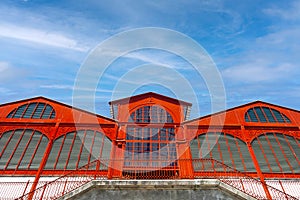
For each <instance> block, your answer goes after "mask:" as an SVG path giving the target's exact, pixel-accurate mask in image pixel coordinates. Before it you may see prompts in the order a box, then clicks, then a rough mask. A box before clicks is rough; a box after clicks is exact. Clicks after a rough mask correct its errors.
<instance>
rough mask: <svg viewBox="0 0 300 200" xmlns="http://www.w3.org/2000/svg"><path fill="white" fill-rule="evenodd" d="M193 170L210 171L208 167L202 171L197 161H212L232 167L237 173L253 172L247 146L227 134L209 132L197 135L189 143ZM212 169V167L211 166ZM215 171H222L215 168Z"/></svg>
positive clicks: (253, 168)
mask: <svg viewBox="0 0 300 200" xmlns="http://www.w3.org/2000/svg"><path fill="white" fill-rule="evenodd" d="M190 148H191V154H192V158H193V159H195V160H194V161H193V165H194V170H195V171H201V170H210V168H209V166H207V167H206V169H203V167H204V166H201V165H200V164H199V163H198V162H197V159H205V158H206V159H214V160H217V161H219V162H221V163H222V164H225V165H227V166H230V167H233V168H235V169H237V170H239V171H244V172H254V171H255V167H254V165H253V162H252V159H251V156H250V154H249V151H248V148H247V145H246V144H245V143H244V142H243V141H242V140H240V139H238V138H236V137H233V136H231V135H228V134H224V133H219V132H209V133H206V134H202V135H199V136H198V137H196V138H195V139H194V140H192V141H191V143H190ZM211 167H214V166H211ZM215 170H221V171H222V170H224V169H220V168H217V169H215Z"/></svg>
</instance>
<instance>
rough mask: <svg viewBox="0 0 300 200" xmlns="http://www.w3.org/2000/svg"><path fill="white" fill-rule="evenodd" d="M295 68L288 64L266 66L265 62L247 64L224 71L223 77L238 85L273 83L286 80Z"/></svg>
mask: <svg viewBox="0 0 300 200" xmlns="http://www.w3.org/2000/svg"><path fill="white" fill-rule="evenodd" d="M294 69H295V68H294V67H293V66H291V65H290V64H282V65H280V66H273V67H270V66H268V63H266V61H263V60H262V61H261V62H256V63H248V64H244V65H238V66H234V67H230V68H227V69H225V70H224V71H223V72H222V74H223V77H224V78H226V79H228V80H231V81H237V82H240V83H259V82H273V81H278V80H283V79H287V78H289V77H290V74H291V72H292V71H293V70H294Z"/></svg>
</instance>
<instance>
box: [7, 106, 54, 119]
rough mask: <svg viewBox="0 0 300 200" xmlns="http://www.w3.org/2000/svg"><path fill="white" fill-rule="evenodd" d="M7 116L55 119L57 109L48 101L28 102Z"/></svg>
mask: <svg viewBox="0 0 300 200" xmlns="http://www.w3.org/2000/svg"><path fill="white" fill-rule="evenodd" d="M7 118H28V119H54V118H55V110H54V109H53V107H52V106H50V105H49V104H46V103H39V102H33V103H27V104H24V105H21V106H19V107H18V108H16V109H14V110H13V111H11V112H10V113H9V114H8V116H7Z"/></svg>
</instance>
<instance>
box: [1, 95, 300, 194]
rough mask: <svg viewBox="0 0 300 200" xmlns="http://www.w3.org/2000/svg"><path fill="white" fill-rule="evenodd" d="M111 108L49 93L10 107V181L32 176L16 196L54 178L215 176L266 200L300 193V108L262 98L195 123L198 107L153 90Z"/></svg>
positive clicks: (4, 152)
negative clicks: (99, 110)
mask: <svg viewBox="0 0 300 200" xmlns="http://www.w3.org/2000/svg"><path fill="white" fill-rule="evenodd" d="M109 104H110V107H111V115H112V118H106V117H103V116H100V115H97V114H94V113H90V112H87V111H84V110H81V109H78V108H73V107H71V106H69V105H65V104H62V103H60V102H57V101H54V100H51V99H47V98H44V97H36V98H31V99H26V100H21V101H17V102H11V103H7V104H2V105H0V119H1V121H0V123H1V126H0V176H1V177H6V178H7V177H12V178H13V177H31V178H32V179H31V181H28V182H23V183H19V186H20V189H18V191H19V192H17V194H16V196H15V198H18V197H21V196H22V195H23V197H25V196H26V195H27V196H26V198H29V199H32V198H33V197H34V196H35V195H37V193H38V191H40V195H42V196H45V195H46V186H44V188H43V184H49V183H47V181H44V178H45V177H57V178H58V180H57V181H51V184H55V182H59V180H61V179H62V177H63V180H64V179H66V177H69V178H70V177H73V178H74V177H81V178H82V177H88V178H86V179H84V180H85V181H83V182H87V181H90V180H91V179H95V178H99V177H101V178H103V179H108V180H116V179H117V180H120V179H121V180H123V179H126V180H127V179H130V180H131V179H146V180H147V179H151V180H153V179H178V180H180V179H202V178H215V179H219V180H221V181H223V182H225V183H226V184H229V185H231V186H233V187H235V188H237V189H238V190H241V191H243V192H245V193H247V194H249V195H250V196H252V197H254V198H257V199H262V198H266V199H274V198H275V197H284V198H285V199H293V198H294V197H296V198H299V197H300V195H299V192H298V191H299V189H300V188H299V185H300V151H299V148H300V140H299V139H300V112H299V111H297V110H293V109H289V108H285V107H281V106H277V105H273V104H270V103H265V102H261V101H256V102H252V103H249V104H245V105H241V106H239V107H235V108H231V109H228V110H225V111H221V112H218V113H214V114H211V115H208V116H204V117H200V118H197V119H192V120H188V118H189V113H190V110H191V106H192V105H191V104H190V103H188V102H185V101H181V100H177V99H173V98H170V97H166V96H163V95H160V94H156V93H152V92H150V93H145V94H141V95H137V96H133V97H128V98H124V99H120V100H115V101H112V102H109ZM0 179H1V178H0ZM14 184H15V185H18V184H17V183H16V182H10V183H8V182H5V181H2V182H0V186H1V185H2V188H3V189H2V195H6V193H5V190H7V191H8V190H9V189H7V188H10V187H13V185H14ZM49 185H50V184H49ZM58 185H59V184H58ZM255 185H259V186H255ZM47 187H48V185H47ZM49 187H50V186H49ZM251 187H258V188H260V189H258V190H260V191H258V192H253V191H254V190H255V189H254V188H252V189H251ZM60 188H63V186H61V187H60ZM71 188H72V187H71ZM249 188H250V189H249ZM64 190H65V189H64ZM251 191H252V193H251ZM64 193H67V190H66V191H64ZM64 193H63V194H64Z"/></svg>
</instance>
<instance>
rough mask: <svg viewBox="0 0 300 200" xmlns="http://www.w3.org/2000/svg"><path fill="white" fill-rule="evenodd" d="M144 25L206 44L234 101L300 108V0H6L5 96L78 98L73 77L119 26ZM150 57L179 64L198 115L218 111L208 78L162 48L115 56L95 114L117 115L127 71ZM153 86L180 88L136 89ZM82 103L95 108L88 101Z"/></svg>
mask: <svg viewBox="0 0 300 200" xmlns="http://www.w3.org/2000/svg"><path fill="white" fill-rule="evenodd" d="M143 27H161V28H168V29H172V30H175V31H179V32H181V33H183V34H186V35H187V36H189V37H191V38H192V39H194V40H195V41H197V42H198V43H199V44H200V45H202V47H203V48H204V49H205V50H206V51H207V53H208V54H209V55H210V56H211V57H212V59H213V60H214V62H215V63H216V66H217V67H218V70H219V71H220V74H221V76H222V79H223V82H224V87H225V92H226V107H227V108H230V107H233V106H238V105H241V104H244V103H248V102H251V101H255V100H263V101H267V102H270V103H274V104H279V105H282V106H287V107H291V108H295V109H300V101H299V100H298V99H299V97H300V81H299V75H300V68H299V67H298V65H299V63H300V62H299V61H300V57H299V52H300V1H293V0H287V1H279V0H277V1H275V0H274V1H263V0H252V1H250V0H249V1H248V0H243V1H237V0H211V1H209V0H204V1H202V0H200V1H199V0H195V1H194V0H192V1H184V0H177V1H158V0H153V1H130V0H124V1H115V0H109V1H106V0H104V1H98V0H52V1H46V0H1V2H0V46H1V48H0V80H1V81H0V97H1V99H0V103H5V102H10V101H15V100H19V99H25V98H29V97H34V96H40V95H42V96H46V97H48V98H52V99H55V100H58V101H61V102H64V103H67V104H72V94H73V86H74V82H75V80H76V76H77V73H78V71H79V69H80V66H81V64H82V62H83V61H84V60H85V59H86V58H87V56H88V55H89V53H90V52H91V51H92V50H93V49H94V48H95V47H96V46H97V45H98V44H99V43H100V42H102V41H104V40H105V39H107V38H109V37H111V36H113V35H114V34H117V33H120V32H122V31H126V30H131V29H133V28H143ZM149 63H150V64H151V63H152V64H159V65H164V66H165V65H167V66H168V67H170V68H172V67H173V69H174V70H176V71H177V72H178V73H179V74H182V75H183V76H184V77H185V79H187V80H189V81H190V83H191V84H192V85H193V88H194V90H195V92H196V95H197V101H198V103H199V109H200V113H192V117H197V116H199V115H205V114H209V113H210V112H211V108H210V94H209V91H207V87H206V86H205V82H204V81H203V80H202V78H201V77H199V76H197V75H195V73H194V72H193V71H191V70H190V68H189V66H188V63H186V62H185V61H183V60H182V59H180V58H178V57H176V56H174V55H171V54H170V53H168V52H164V51H160V50H141V51H138V52H132V53H131V54H129V55H126V56H124V57H122V58H120V59H118V60H116V62H114V63H113V64H112V65H111V66H110V67H109V68H108V70H107V71H106V74H105V76H103V77H102V78H101V80H100V82H99V85H98V88H97V90H96V91H92V92H95V94H96V98H95V106H96V112H97V113H99V114H102V115H104V116H109V108H108V101H110V100H111V98H112V96H113V95H112V94H113V93H118V95H117V96H120V97H122V91H115V87H116V85H117V84H118V80H119V78H120V77H122V76H124V75H126V73H128V72H129V71H130V70H131V69H132V68H133V67H135V66H137V65H141V64H149ZM150 72H151V70H150ZM145 73H147V72H145ZM158 75H159V77H160V78H161V79H165V80H168V79H170V76H168V74H158ZM173 81H174V80H173ZM86 89H87V88H86ZM148 91H154V92H159V93H162V94H165V95H168V96H176V94H174V93H173V92H172V91H171V90H170V89H168V87H167V86H164V85H155V84H152V85H151V84H150V85H140V86H139V87H138V89H137V90H135V91H133V94H138V93H142V92H148ZM183 92H184V89H183ZM185 96H186V98H181V99H183V100H187V101H189V95H188V94H186V95H185ZM82 108H84V109H88V108H86V107H85V105H84V103H83V104H82Z"/></svg>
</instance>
